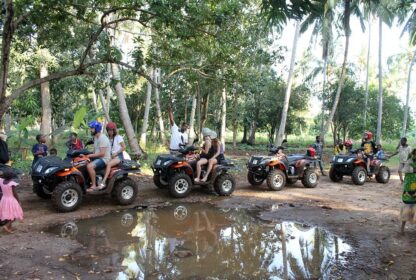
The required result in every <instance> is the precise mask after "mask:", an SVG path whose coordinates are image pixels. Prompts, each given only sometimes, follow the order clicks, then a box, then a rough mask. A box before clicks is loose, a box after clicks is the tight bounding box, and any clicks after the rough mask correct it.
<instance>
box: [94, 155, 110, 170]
mask: <svg viewBox="0 0 416 280" xmlns="http://www.w3.org/2000/svg"><path fill="white" fill-rule="evenodd" d="M92 164H94V169H95V170H99V169H104V168H105V166H106V165H107V164H106V163H105V161H104V160H103V159H101V158H97V159H95V160H94V161H93V162H92Z"/></svg>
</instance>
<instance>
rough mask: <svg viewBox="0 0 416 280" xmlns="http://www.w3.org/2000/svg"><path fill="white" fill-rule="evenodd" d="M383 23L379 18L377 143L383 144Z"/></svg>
mask: <svg viewBox="0 0 416 280" xmlns="http://www.w3.org/2000/svg"><path fill="white" fill-rule="evenodd" d="M382 27H383V21H382V20H381V17H380V18H379V42H378V117H377V143H378V144H380V143H381V121H382V118H383V68H382V65H381V63H382V60H381V59H382V52H381V51H382V46H383V44H382V39H383V37H382V32H383V29H382Z"/></svg>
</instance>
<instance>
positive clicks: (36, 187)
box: [33, 182, 52, 199]
mask: <svg viewBox="0 0 416 280" xmlns="http://www.w3.org/2000/svg"><path fill="white" fill-rule="evenodd" d="M33 192H34V193H35V194H36V195H37V196H38V197H40V198H43V199H51V197H52V193H51V192H50V191H48V190H47V189H46V188H45V187H44V185H42V184H39V183H35V182H33Z"/></svg>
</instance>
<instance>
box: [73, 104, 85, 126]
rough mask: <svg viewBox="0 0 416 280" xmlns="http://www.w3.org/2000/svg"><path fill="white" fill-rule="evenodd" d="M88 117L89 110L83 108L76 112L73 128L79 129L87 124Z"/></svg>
mask: <svg viewBox="0 0 416 280" xmlns="http://www.w3.org/2000/svg"><path fill="white" fill-rule="evenodd" d="M86 115H87V108H86V107H81V108H79V110H78V111H76V112H75V115H74V121H73V122H72V127H73V128H74V129H78V128H79V127H80V125H81V124H85V121H84V118H85V116H86Z"/></svg>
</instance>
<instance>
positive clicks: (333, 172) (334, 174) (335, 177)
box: [329, 167, 342, 183]
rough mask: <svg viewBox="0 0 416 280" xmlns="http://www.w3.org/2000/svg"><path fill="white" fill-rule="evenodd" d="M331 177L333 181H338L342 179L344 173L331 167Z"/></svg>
mask: <svg viewBox="0 0 416 280" xmlns="http://www.w3.org/2000/svg"><path fill="white" fill-rule="evenodd" d="M329 178H330V179H331V181H332V182H336V183H338V182H341V181H342V174H341V173H339V172H338V171H337V170H336V169H335V168H334V167H331V169H329Z"/></svg>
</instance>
